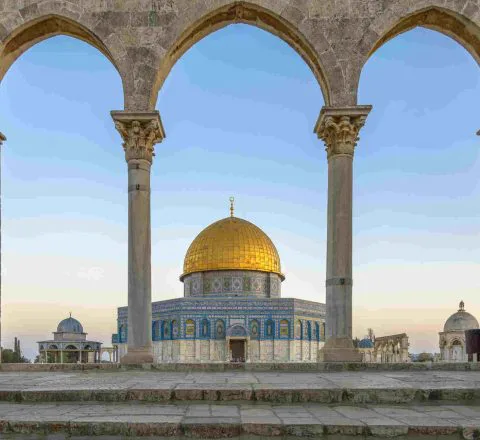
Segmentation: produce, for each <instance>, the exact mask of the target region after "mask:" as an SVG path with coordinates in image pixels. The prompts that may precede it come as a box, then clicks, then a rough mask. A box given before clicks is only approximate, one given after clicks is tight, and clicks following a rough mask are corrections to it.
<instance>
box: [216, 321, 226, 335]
mask: <svg viewBox="0 0 480 440" xmlns="http://www.w3.org/2000/svg"><path fill="white" fill-rule="evenodd" d="M223 338H225V321H223V319H217V321H216V322H215V339H223Z"/></svg>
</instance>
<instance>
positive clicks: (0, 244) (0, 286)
mask: <svg viewBox="0 0 480 440" xmlns="http://www.w3.org/2000/svg"><path fill="white" fill-rule="evenodd" d="M6 140H7V138H6V137H5V136H4V135H3V134H2V133H0V364H1V363H2V188H1V181H2V163H1V161H2V156H1V149H2V144H3V143H4V142H5V141H6Z"/></svg>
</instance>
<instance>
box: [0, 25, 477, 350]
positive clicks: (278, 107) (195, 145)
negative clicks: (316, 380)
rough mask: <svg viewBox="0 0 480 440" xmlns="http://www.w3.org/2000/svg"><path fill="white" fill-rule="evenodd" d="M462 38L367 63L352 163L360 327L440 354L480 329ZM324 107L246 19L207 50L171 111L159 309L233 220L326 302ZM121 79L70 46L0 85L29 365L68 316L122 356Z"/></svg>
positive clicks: (9, 286)
mask: <svg viewBox="0 0 480 440" xmlns="http://www.w3.org/2000/svg"><path fill="white" fill-rule="evenodd" d="M479 73H480V72H479V70H478V65H477V64H476V63H475V61H474V59H473V58H472V57H471V55H470V54H469V53H468V52H466V51H465V49H464V48H463V47H461V46H460V45H458V44H457V43H456V42H454V41H453V40H452V39H450V38H448V37H446V36H444V35H442V34H439V33H436V32H434V31H430V30H425V29H415V30H413V31H410V32H407V33H405V34H402V35H400V36H398V37H397V38H395V39H393V40H391V41H390V42H388V43H387V44H385V45H384V46H383V47H381V48H380V49H379V50H378V51H377V52H376V53H374V54H373V56H372V57H371V58H370V60H369V61H368V63H367V64H366V65H365V67H364V70H363V72H362V77H361V82H360V89H359V104H371V105H373V111H372V113H371V114H370V116H369V118H368V120H367V123H366V125H365V127H364V128H363V129H362V131H361V133H360V141H359V144H358V146H357V149H356V151H355V161H354V214H353V215H354V219H353V228H354V236H353V246H354V251H353V263H354V266H353V278H354V288H353V307H354V308H353V319H354V323H353V328H354V336H358V337H363V336H364V335H365V334H366V332H367V328H369V327H372V328H373V329H374V331H375V334H376V335H377V336H382V335H386V334H393V333H403V332H406V333H408V335H409V337H410V344H411V345H410V351H411V352H413V353H418V352H420V351H429V352H434V351H439V350H438V332H439V331H441V330H442V328H443V324H444V322H445V320H446V319H447V318H448V316H449V315H450V314H452V313H454V312H455V311H456V310H457V308H458V303H459V302H460V300H462V299H463V300H464V301H465V304H466V309H467V311H469V312H471V313H472V314H474V315H476V316H477V317H479V318H480V294H479V293H480V277H479V276H478V273H479V267H480V223H479V221H478V219H479V218H480V185H479V183H478V182H479V174H480V153H479V138H478V137H477V136H475V133H476V131H477V130H478V129H479V128H480V121H479V119H478V114H479V109H478V103H479V102H480V74H479ZM323 104H324V101H323V97H322V93H321V90H320V87H319V85H318V83H317V82H316V80H315V78H314V76H313V74H312V72H311V71H310V70H309V68H308V66H307V65H306V64H305V62H304V61H303V60H302V59H301V58H300V56H299V55H298V54H297V53H296V52H295V51H294V50H293V49H292V48H290V47H289V46H288V45H287V44H286V43H285V42H283V41H282V40H281V39H279V38H278V37H275V36H273V35H271V34H269V33H267V32H265V31H262V30H260V29H257V28H255V27H251V26H248V25H241V24H236V25H231V26H228V27H226V28H224V29H221V30H219V31H217V32H215V33H213V34H211V35H209V36H207V37H206V38H204V39H203V40H201V41H200V42H198V43H197V44H195V45H194V46H193V47H192V48H191V49H190V50H189V51H188V52H187V53H186V54H184V56H183V57H182V58H181V59H180V60H179V61H178V62H177V63H176V65H175V66H174V67H173V69H172V71H171V72H170V74H169V76H168V77H167V79H166V81H165V83H164V85H163V87H162V89H161V91H160V93H159V97H158V101H157V106H156V108H157V109H158V110H159V111H160V114H161V117H162V120H163V124H164V127H165V130H166V133H167V137H166V139H165V140H164V141H163V142H162V143H161V144H158V145H157V146H156V157H155V159H154V164H153V167H152V298H153V300H162V299H169V298H176V297H181V296H182V294H183V289H182V287H183V285H182V284H181V283H180V281H179V279H178V277H179V275H180V274H181V272H182V265H183V258H184V255H185V252H186V250H187V248H188V246H189V244H190V243H191V241H192V240H193V239H194V238H195V236H196V235H197V234H198V233H199V232H200V231H201V230H202V229H203V228H205V227H206V226H208V225H209V224H210V223H212V222H214V221H216V220H218V219H220V218H223V217H226V216H227V215H228V214H229V211H228V208H229V202H228V198H229V197H230V196H232V195H233V196H235V199H236V210H235V212H236V215H237V216H238V217H242V218H245V219H247V220H249V221H251V222H253V223H255V224H256V225H258V226H259V227H261V228H262V229H263V230H264V231H265V232H266V233H267V234H268V235H269V236H270V237H271V239H272V240H273V242H274V243H275V245H276V246H277V249H278V251H279V254H280V257H281V262H282V271H283V272H284V273H285V275H286V280H285V282H284V283H283V287H282V296H284V297H296V298H302V299H307V300H313V301H320V302H324V301H325V287H324V286H325V257H326V204H327V197H326V196H327V160H326V154H325V151H324V145H323V143H322V141H320V140H318V139H317V138H316V135H315V134H314V133H313V127H314V125H315V122H316V120H317V117H318V114H319V112H320V109H321V107H322V105H323ZM122 108H123V93H122V86H121V81H120V77H119V75H118V73H117V71H116V70H115V68H114V67H113V66H112V64H111V63H110V62H109V61H108V60H107V59H106V58H105V57H104V56H103V55H102V54H101V53H100V52H98V51H97V50H96V49H94V48H93V47H91V46H89V45H88V44H86V43H84V42H81V41H78V40H75V39H73V38H70V37H64V36H57V37H54V38H51V39H49V40H46V41H43V42H41V43H38V44H37V45H35V46H34V47H32V48H31V49H29V50H28V51H27V52H26V53H24V54H23V55H22V56H21V57H20V58H19V59H18V60H17V61H16V62H15V63H14V64H13V66H12V67H11V68H10V70H9V71H8V73H7V75H6V76H5V78H4V80H3V81H2V83H1V84H0V131H2V132H3V133H4V134H5V135H6V136H7V138H8V141H7V142H6V143H5V144H4V147H3V149H2V176H1V178H2V234H3V236H2V252H3V256H2V259H3V267H2V273H3V277H2V281H3V286H2V345H3V346H4V347H7V348H8V347H12V346H13V338H14V336H17V337H19V338H20V340H21V342H22V348H23V352H24V355H25V356H27V357H28V358H31V359H33V358H34V357H35V354H36V350H37V345H36V344H35V342H36V341H38V340H42V339H47V338H50V337H51V332H52V331H54V330H55V329H56V326H57V324H58V322H59V321H60V320H61V319H63V318H65V317H67V316H68V313H69V312H72V316H74V317H75V318H77V319H79V320H80V321H81V323H82V324H83V326H84V328H85V331H87V332H88V333H89V337H90V338H93V339H95V340H100V341H101V342H103V343H104V344H105V345H106V346H110V345H111V342H110V341H111V339H110V338H111V334H112V333H114V332H115V331H116V308H117V307H119V306H124V305H126V303H127V191H126V190H127V169H126V163H125V160H124V154H123V151H122V147H121V139H120V136H119V135H118V133H117V132H116V130H115V128H114V125H113V123H112V120H111V118H110V111H111V110H121V109H122Z"/></svg>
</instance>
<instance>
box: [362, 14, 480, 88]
mask: <svg viewBox="0 0 480 440" xmlns="http://www.w3.org/2000/svg"><path fill="white" fill-rule="evenodd" d="M389 12H390V11H386V12H385V16H386V17H385V16H381V17H379V18H378V19H377V21H374V22H373V23H372V24H371V26H370V27H369V28H368V29H367V31H366V32H365V34H364V36H363V39H362V40H361V41H360V43H359V45H358V47H359V49H358V50H359V51H360V52H361V54H362V55H363V58H362V66H361V68H359V69H358V77H357V79H356V81H357V82H356V87H355V90H356V91H358V84H359V82H360V76H361V71H362V70H363V67H364V66H365V64H366V62H367V61H368V59H369V58H370V57H371V56H372V55H373V53H375V52H376V51H377V50H378V49H379V48H380V47H381V46H383V45H384V44H385V43H386V42H388V41H390V40H392V39H393V38H395V37H396V36H398V35H400V34H402V33H404V32H408V31H410V30H412V29H414V28H416V27H424V28H426V29H431V30H434V31H437V32H440V33H442V34H444V35H447V36H448V37H450V38H452V39H453V40H455V41H456V42H457V43H459V44H460V45H461V46H463V47H464V48H465V49H466V50H467V51H468V52H469V53H470V54H471V55H472V57H473V58H474V59H475V60H476V62H477V64H479V65H480V26H479V25H478V24H477V23H475V22H473V21H472V20H470V18H469V17H467V16H465V15H463V14H461V13H460V12H457V11H453V10H451V9H445V8H441V7H438V6H431V7H427V8H423V9H420V10H415V11H407V13H406V14H405V15H403V16H401V17H398V16H394V15H393V14H391V13H389Z"/></svg>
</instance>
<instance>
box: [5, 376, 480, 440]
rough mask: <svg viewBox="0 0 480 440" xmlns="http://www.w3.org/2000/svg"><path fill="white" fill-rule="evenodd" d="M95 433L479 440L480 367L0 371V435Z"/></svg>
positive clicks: (109, 435)
mask: <svg viewBox="0 0 480 440" xmlns="http://www.w3.org/2000/svg"><path fill="white" fill-rule="evenodd" d="M98 435H100V436H105V437H107V438H112V439H113V438H123V437H132V436H133V437H136V436H140V437H142V436H154V437H155V438H157V439H159V438H169V437H170V438H171V437H188V438H202V439H213V438H238V439H242V440H243V439H245V440H246V439H257V440H258V439H262V438H268V437H277V438H282V439H287V438H298V437H308V438H332V439H333V438H335V439H337V438H338V439H339V440H340V439H342V440H344V439H346V438H347V437H350V436H360V437H368V436H375V437H377V438H391V437H395V438H397V439H400V438H401V439H403V438H405V439H406V438H407V437H408V439H409V440H412V439H415V438H417V437H418V438H426V437H429V438H432V437H434V438H444V439H466V440H480V371H462V372H460V371H443V370H437V371H377V372H368V371H360V372H350V373H348V372H288V371H287V372H286V371H263V372H252V371H250V372H247V371H225V372H204V371H203V372H202V371H193V372H161V371H155V370H128V371H121V370H104V371H103V370H87V371H64V372H14V371H9V372H5V371H4V372H0V438H16V439H27V438H28V439H32V438H51V439H56V440H58V439H60V438H71V437H73V438H77V437H78V438H90V437H92V436H98ZM37 436H40V437H37ZM42 436H43V437H42ZM45 436H47V437H45ZM82 436H83V437H82Z"/></svg>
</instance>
